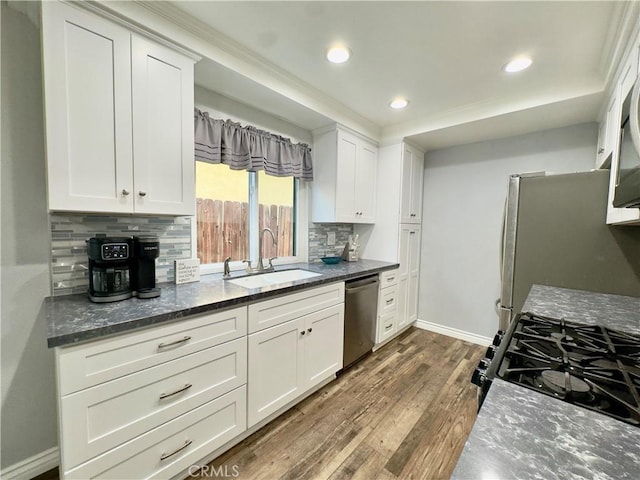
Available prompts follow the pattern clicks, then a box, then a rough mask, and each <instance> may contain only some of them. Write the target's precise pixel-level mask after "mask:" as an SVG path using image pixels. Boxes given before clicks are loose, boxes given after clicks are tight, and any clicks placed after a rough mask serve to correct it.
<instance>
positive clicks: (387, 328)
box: [384, 323, 393, 330]
mask: <svg viewBox="0 0 640 480" xmlns="http://www.w3.org/2000/svg"><path fill="white" fill-rule="evenodd" d="M390 328H393V323H392V324H391V325H387V326H386V327H384V329H385V330H389V329H390Z"/></svg>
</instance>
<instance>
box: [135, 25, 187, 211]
mask: <svg viewBox="0 0 640 480" xmlns="http://www.w3.org/2000/svg"><path fill="white" fill-rule="evenodd" d="M131 50H132V62H131V63H132V75H133V77H132V85H133V131H134V142H133V147H134V151H133V157H134V175H135V191H134V192H133V197H134V198H135V211H136V212H137V213H156V214H172V215H193V214H194V209H195V193H194V189H195V160H194V153H193V61H192V60H191V59H189V58H187V57H185V56H183V55H181V54H179V53H177V52H174V51H172V50H170V49H168V48H166V47H163V46H161V45H158V44H156V43H154V42H151V41H149V40H146V39H143V38H141V37H137V36H132V38H131Z"/></svg>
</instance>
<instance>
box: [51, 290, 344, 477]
mask: <svg viewBox="0 0 640 480" xmlns="http://www.w3.org/2000/svg"><path fill="white" fill-rule="evenodd" d="M248 331H251V332H253V333H251V334H249V335H247V332H248ZM343 339H344V283H343V282H339V283H333V284H328V285H323V286H321V287H317V288H309V289H304V290H300V291H298V292H296V293H293V294H289V295H281V296H276V297H273V298H270V299H268V300H265V301H262V302H256V303H254V304H251V305H249V306H242V307H238V308H235V309H230V310H226V311H221V312H216V313H212V314H202V315H194V316H193V317H189V318H185V319H182V320H176V321H174V322H170V323H169V324H166V325H162V326H157V327H151V328H145V329H141V330H139V331H135V332H131V333H126V334H122V335H115V336H113V337H109V338H106V339H102V340H96V341H92V342H86V343H83V344H79V345H72V346H65V347H58V348H56V371H57V387H58V395H59V397H58V414H59V432H60V460H61V462H60V477H61V478H82V479H88V478H101V479H103V478H104V479H110V478H112V479H123V478H136V479H138V478H173V477H176V476H182V477H186V476H187V475H188V469H189V468H190V467H191V466H193V465H196V464H199V462H202V461H205V460H206V459H207V458H210V455H211V454H213V453H214V452H216V450H220V449H221V447H225V446H226V447H228V446H230V445H232V444H233V443H237V442H238V441H240V440H241V439H242V438H243V435H244V436H246V435H247V434H248V433H247V429H248V428H249V427H251V426H253V425H255V424H256V423H258V422H260V421H261V420H263V419H265V418H267V417H268V416H270V415H272V414H273V413H275V412H277V411H278V410H279V409H281V408H282V407H285V406H287V405H289V404H292V403H293V402H295V401H296V400H299V399H300V398H301V396H302V395H304V394H308V393H310V392H311V391H312V390H313V388H314V387H316V388H317V387H318V386H319V385H320V384H322V383H323V382H325V381H326V380H328V379H330V378H331V377H333V376H335V373H336V372H337V371H338V370H340V369H341V368H342V350H343V341H344V340H343ZM256 428H257V427H256Z"/></svg>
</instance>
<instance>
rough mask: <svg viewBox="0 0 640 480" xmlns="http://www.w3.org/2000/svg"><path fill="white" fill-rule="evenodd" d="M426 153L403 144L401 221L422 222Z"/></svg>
mask: <svg viewBox="0 0 640 480" xmlns="http://www.w3.org/2000/svg"><path fill="white" fill-rule="evenodd" d="M423 156H424V154H423V153H422V152H420V151H419V150H417V149H415V148H413V147H412V146H411V145H408V144H406V143H405V144H403V151H402V185H401V190H400V192H401V193H400V221H401V222H402V223H417V224H419V223H420V222H422V182H423V180H422V179H423V169H424V160H423Z"/></svg>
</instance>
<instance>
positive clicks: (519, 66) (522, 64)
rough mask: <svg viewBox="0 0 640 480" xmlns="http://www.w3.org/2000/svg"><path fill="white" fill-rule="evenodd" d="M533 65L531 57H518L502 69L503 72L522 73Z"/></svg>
mask: <svg viewBox="0 0 640 480" xmlns="http://www.w3.org/2000/svg"><path fill="white" fill-rule="evenodd" d="M532 63H533V60H531V59H530V58H529V57H518V58H514V59H513V60H511V61H510V62H509V63H507V64H506V65H505V66H504V67H502V70H504V71H505V72H507V73H515V72H521V71H522V70H524V69H526V68H529V67H530V66H531V64H532Z"/></svg>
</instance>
